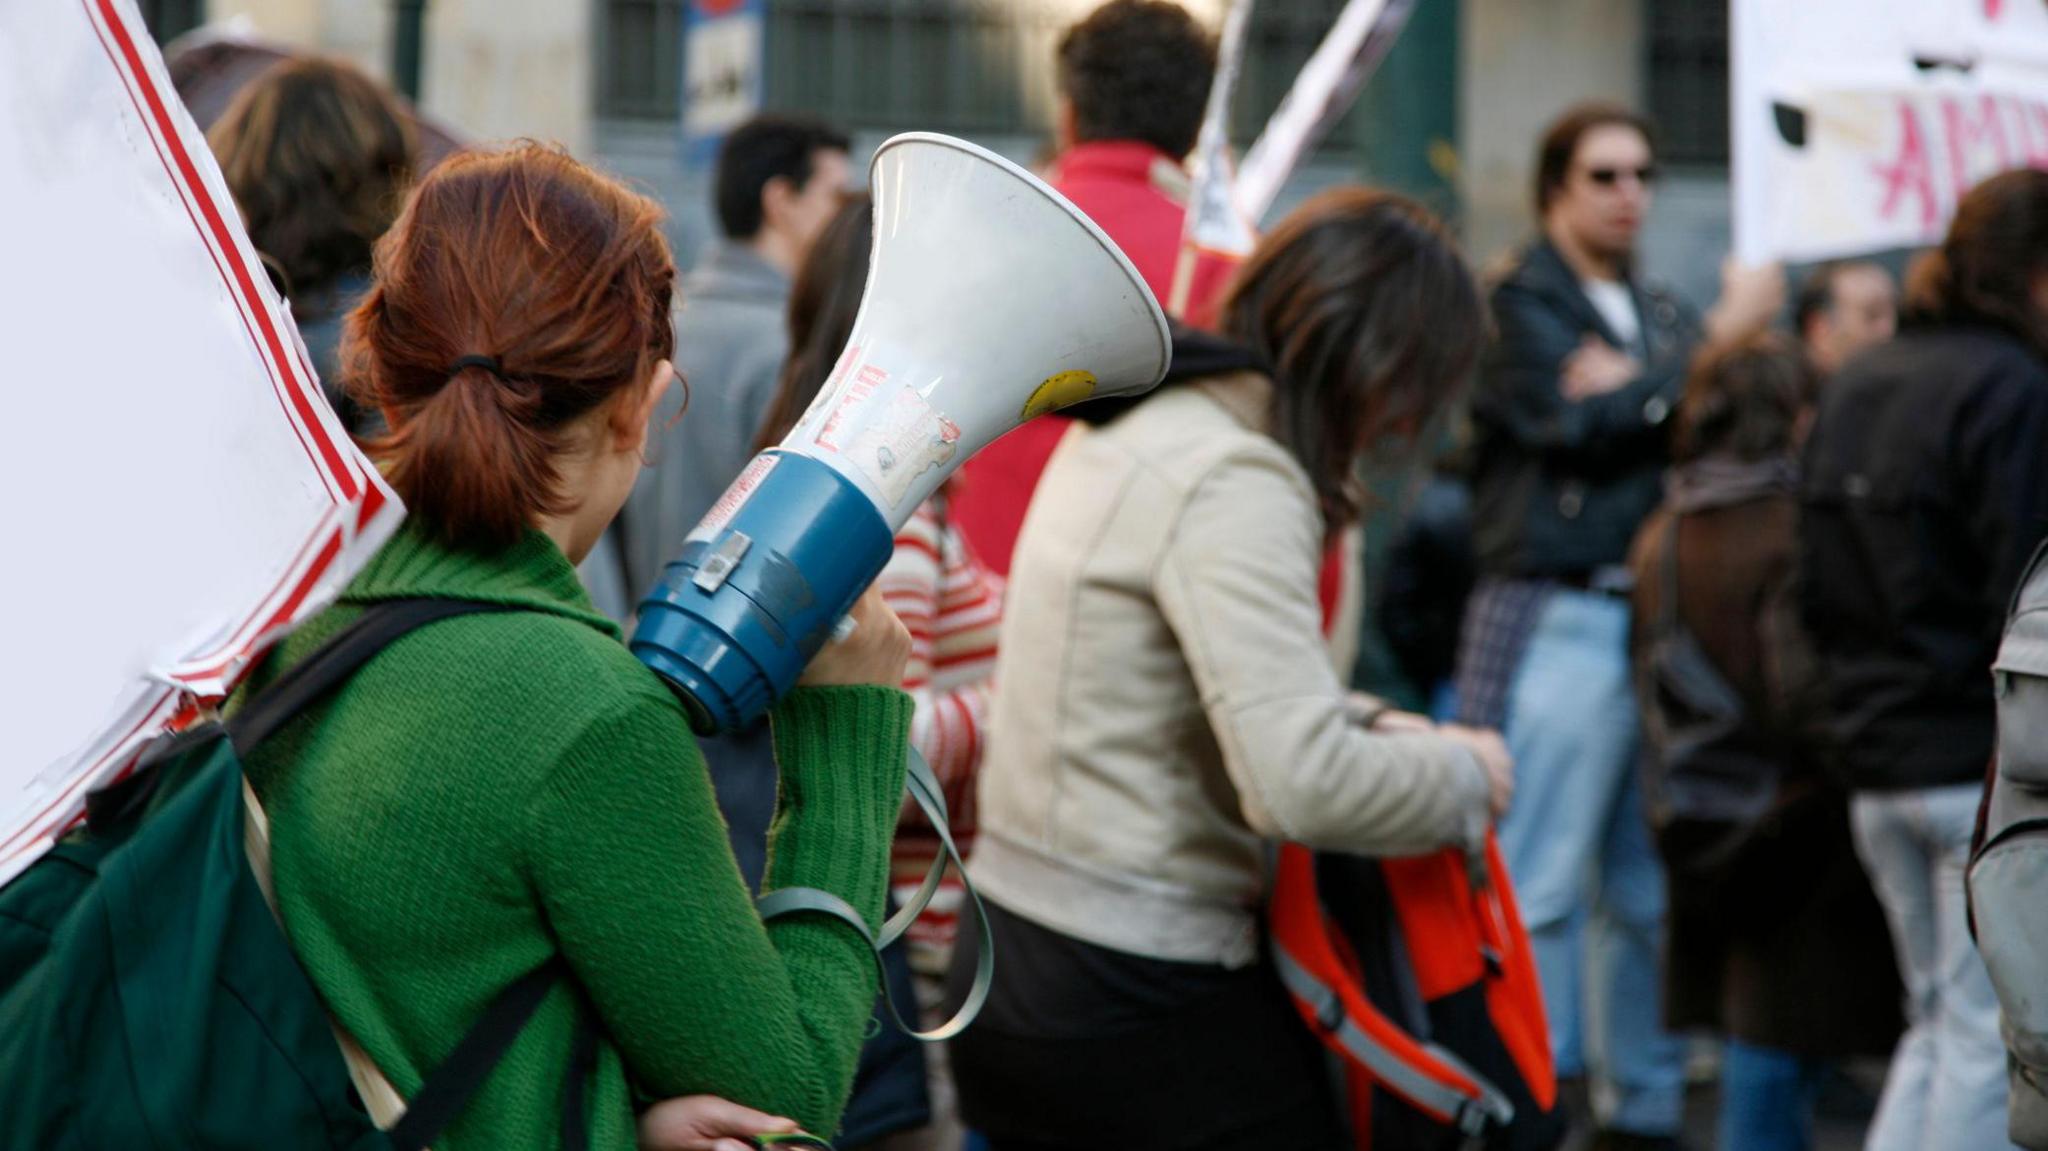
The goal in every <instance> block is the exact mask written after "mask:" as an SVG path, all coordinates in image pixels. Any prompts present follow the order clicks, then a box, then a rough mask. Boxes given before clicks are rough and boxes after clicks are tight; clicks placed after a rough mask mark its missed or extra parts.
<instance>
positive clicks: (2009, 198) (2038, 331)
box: [1905, 168, 2048, 355]
mask: <svg viewBox="0 0 2048 1151" xmlns="http://www.w3.org/2000/svg"><path fill="white" fill-rule="evenodd" d="M2043 270H2048V172H2043V171H2040V170H2037V169H2033V168H2019V169H2015V170H2014V171H2010V172H2003V173H2000V174H1999V175H1996V176H1993V177H1991V178H1990V179H1988V180H1986V181H1984V182H1983V183H1981V184H1979V185H1977V186H1976V187H1975V188H1972V189H1971V190H1970V192H1969V194H1968V195H1966V196H1964V197H1963V201H1962V203H1961V204H1958V205H1957V206H1956V216H1955V219H1954V220H1952V221H1950V222H1949V226H1948V235H1947V237H1946V238H1944V239H1943V240H1942V242H1941V247H1939V248H1936V249H1934V250H1932V251H1930V252H1928V253H1926V254H1925V255H1923V256H1921V257H1920V259H1919V260H1917V261H1915V263H1914V264H1913V268H1912V270H1911V271H1910V272H1909V273H1908V274H1907V276H1906V307H1905V319H1906V320H1907V321H1908V322H1910V323H1947V324H1958V323H1961V324H1969V323H1977V324H1994V325H1996V326H1998V327H2001V328H2004V329H2006V330H2007V331H2009V332H2011V333H2012V334H2013V335H2015V336H2018V337H2019V338H2021V339H2023V340H2025V341H2027V342H2028V343H2029V344H2032V345H2033V347H2034V350H2035V351H2036V352H2038V353H2041V354H2044V355H2048V318H2044V317H2043V316H2042V315H2041V314H2040V312H2039V311H2038V310H2037V309H2036V308H2035V307H2034V303H2033V279H2034V277H2035V276H2036V275H2039V274H2040V273H2041V272H2042V271H2043Z"/></svg>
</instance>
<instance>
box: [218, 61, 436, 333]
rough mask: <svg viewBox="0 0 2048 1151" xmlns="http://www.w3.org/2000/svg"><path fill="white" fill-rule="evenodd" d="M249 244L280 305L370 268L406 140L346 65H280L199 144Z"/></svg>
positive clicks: (409, 147) (387, 219)
mask: <svg viewBox="0 0 2048 1151" xmlns="http://www.w3.org/2000/svg"><path fill="white" fill-rule="evenodd" d="M206 139H207V143H208V144H209V145H211V146H212V148H213V154H214V155H215V156H216V157H217V158H218V159H219V160H220V170H221V175H222V176H223V177H225V178H226V180H227V185H228V191H230V192H232V193H233V194H234V197H235V204H236V205H237V206H238V207H239V208H241V210H242V221H243V223H244V224H245V225H246V226H247V227H248V229H249V240H250V242H251V243H253V244H255V245H256V250H257V251H259V252H261V253H263V256H264V259H265V260H266V261H267V262H268V264H269V266H270V268H271V270H272V272H273V274H274V275H277V276H279V277H281V278H282V279H283V281H284V282H283V284H282V285H281V286H282V288H283V289H284V293H285V295H286V296H288V297H291V298H292V299H293V300H295V301H298V302H299V303H300V305H301V306H302V307H303V306H304V303H305V300H306V298H307V297H309V296H311V295H313V294H315V293H317V292H319V291H320V290H321V289H323V288H324V287H326V286H327V285H328V284H329V283H330V282H332V281H333V280H335V279H336V278H337V277H340V276H343V275H346V274H349V273H352V272H367V271H368V270H369V268H370V245H372V244H374V243H376V241H377V237H379V236H381V235H383V234H384V230H385V229H386V228H388V227H390V226H391V221H392V220H393V219H394V218H395V217H397V215H398V209H399V206H400V204H401V202H402V201H403V200H404V198H405V190H406V187H407V186H408V185H409V184H410V183H411V182H412V175H413V131H412V124H411V122H410V121H409V120H408V119H407V118H406V116H405V113H404V111H403V110H402V109H401V107H400V106H399V104H398V102H397V100H396V98H395V97H393V96H392V95H391V93H390V92H389V91H387V90H386V89H385V88H384V86H383V85H381V84H379V83H378V82H377V81H375V80H372V79H371V78H370V77H369V76H367V75H365V74H364V73H363V72H362V71H361V70H359V69H357V68H356V67H355V66H354V65H351V64H347V63H344V62H341V61H338V60H327V59H321V58H318V57H303V58H296V59H289V60H282V61H279V62H278V63H277V64H274V65H272V66H271V67H270V68H269V69H268V70H266V71H264V72H263V73H262V74H261V75H259V76H257V77H256V78H255V79H253V80H251V81H250V82H249V84H248V86H247V87H245V88H243V89H242V90H241V92H239V93H237V94H236V96H235V99H234V102H233V103H230V104H229V105H228V108H227V111H226V112H224V113H222V114H221V118H220V120H219V121H217V122H216V123H215V124H214V126H213V129H212V130H211V131H209V132H208V133H207V137H206Z"/></svg>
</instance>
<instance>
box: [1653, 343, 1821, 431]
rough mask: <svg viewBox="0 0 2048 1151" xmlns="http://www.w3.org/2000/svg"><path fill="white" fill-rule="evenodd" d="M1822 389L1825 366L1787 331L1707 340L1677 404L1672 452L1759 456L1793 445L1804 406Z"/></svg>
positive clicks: (1693, 364)
mask: <svg viewBox="0 0 2048 1151" xmlns="http://www.w3.org/2000/svg"><path fill="white" fill-rule="evenodd" d="M1819 394H1820V373H1818V372H1817V371H1815V370H1814V367H1813V363H1812V361H1810V360H1808V359H1807V358H1806V353H1805V351H1804V350H1803V349H1801V348H1800V346H1799V345H1798V344H1797V343H1795V342H1794V341H1793V340H1792V338H1791V337H1790V336H1787V335H1784V334H1782V333H1779V332H1764V333H1761V334H1758V335H1755V336H1751V337H1749V338H1748V339H1745V340H1741V341H1738V342H1736V343H1733V344H1725V345H1709V346H1708V347H1707V348H1705V349H1704V350H1702V351H1701V352H1700V354H1699V355H1698V356H1697V357H1695V358H1694V359H1693V363H1692V370H1691V372H1690V373H1689V374H1688V375H1687V376H1686V380H1685V398H1684V399H1682V400H1680V401H1679V403H1678V423H1677V428H1676V429H1675V431H1674V432H1673V435H1672V452H1671V454H1672V459H1673V460H1674V461H1675V462H1677V463H1681V464H1683V463H1690V462H1692V461H1693V460H1696V459H1700V458H1702V457H1704V456H1712V455H1724V456H1733V457H1735V458H1736V459H1739V460H1747V461H1755V460H1764V459H1769V458H1771V457H1773V456H1782V455H1785V454H1786V453H1788V452H1791V451H1793V450H1795V449H1796V447H1797V444H1796V443H1795V442H1794V441H1795V439H1796V438H1797V429H1798V427H1799V417H1800V413H1802V412H1804V411H1805V410H1806V409H1807V408H1809V407H1811V406H1813V402H1814V400H1815V398H1816V397H1818V396H1819Z"/></svg>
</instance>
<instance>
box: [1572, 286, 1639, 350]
mask: <svg viewBox="0 0 2048 1151" xmlns="http://www.w3.org/2000/svg"><path fill="white" fill-rule="evenodd" d="M1584 286H1585V289H1586V298H1587V299H1589V300H1591V301H1593V306H1594V307H1595V308H1598V309H1600V318H1601V319H1603V320H1606V321H1607V326H1608V327H1610V328H1613V329H1614V334H1615V335H1617V336H1620V337H1621V350H1622V351H1624V352H1627V353H1629V354H1630V355H1635V354H1636V347H1637V345H1638V344H1640V343H1641V342H1642V335H1643V321H1642V317H1640V316H1638V315H1637V314H1636V297H1635V293H1634V292H1631V291H1630V290H1629V287H1628V285H1627V284H1624V283H1622V282H1621V281H1619V280H1587V281H1586V282H1585V285H1584Z"/></svg>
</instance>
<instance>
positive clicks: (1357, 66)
mask: <svg viewBox="0 0 2048 1151" xmlns="http://www.w3.org/2000/svg"><path fill="white" fill-rule="evenodd" d="M1414 9H1415V0H1351V2H1350V3H1348V4H1346V5H1345V6H1344V10H1343V11H1342V12H1340V13H1338V14H1337V21H1336V23H1334V24H1332V25H1331V26H1330V31H1329V33H1328V34H1326V35H1325V36H1324V37H1323V42H1322V43H1321V44H1319V45H1317V46H1316V50H1315V54H1314V55H1313V56H1310V57H1309V59H1308V63H1307V64H1305V65H1303V66H1302V69H1301V74H1300V75H1299V76H1296V77H1295V78H1294V86H1293V87H1291V88H1289V89H1288V90H1287V95H1286V96H1285V97H1284V98H1282V99H1281V101H1280V106H1279V107H1278V108H1276V109H1274V110H1273V118H1272V119H1271V120H1269V121H1267V122H1266V128H1265V130H1264V131H1263V132H1260V133H1259V138H1258V139H1257V140H1254V141H1253V142H1252V146H1251V148H1250V149H1249V150H1248V151H1246V152H1245V154H1244V163H1242V164H1240V165H1238V169H1237V207H1238V210H1239V211H1240V212H1243V213H1244V216H1245V218H1246V219H1247V220H1250V221H1251V222H1252V223H1253V224H1254V225H1256V224H1257V223H1258V222H1259V221H1260V220H1262V219H1264V218H1265V216H1266V213H1267V212H1268V211H1269V210H1271V209H1272V207H1273V201H1274V200H1275V199H1277V198H1279V195H1280V189H1281V187H1282V186H1283V185H1285V184H1286V183H1287V177H1288V176H1290V175H1292V174H1293V173H1294V169H1295V168H1296V167H1297V166H1299V165H1300V163H1301V158H1302V157H1303V156H1305V155H1307V154H1308V152H1309V150H1310V149H1312V148H1314V147H1315V146H1316V145H1317V144H1319V143H1321V142H1322V139H1323V137H1324V136H1325V135H1327V134H1328V133H1329V131H1330V129H1331V128H1332V127H1333V126H1335V125H1336V123H1337V121H1338V119H1340V118H1341V117H1342V116H1343V115H1344V112H1345V109H1347V108H1349V107H1351V102H1352V101H1353V100H1355V99H1357V98H1358V93H1359V90H1360V89H1362V88H1364V87H1365V82H1366V81H1367V80H1368V79H1370V78H1371V77H1372V73H1373V69H1375V68H1377V67H1379V63H1380V61H1381V60H1382V59H1385V58H1386V55H1387V50H1388V49H1390V48H1392V47H1393V46H1394V40H1395V38H1397V37H1398V36H1400V34H1401V29H1402V28H1403V27H1404V26H1405V25H1406V24H1407V23H1408V14H1409V13H1410V12H1412V11H1414Z"/></svg>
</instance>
